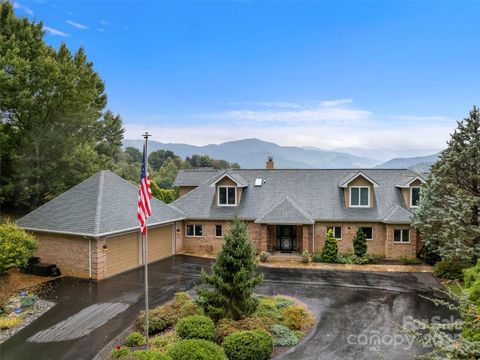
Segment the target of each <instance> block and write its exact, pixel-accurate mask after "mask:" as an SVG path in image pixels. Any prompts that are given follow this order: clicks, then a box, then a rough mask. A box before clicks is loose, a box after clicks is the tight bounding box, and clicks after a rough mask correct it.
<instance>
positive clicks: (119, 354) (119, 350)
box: [110, 346, 131, 359]
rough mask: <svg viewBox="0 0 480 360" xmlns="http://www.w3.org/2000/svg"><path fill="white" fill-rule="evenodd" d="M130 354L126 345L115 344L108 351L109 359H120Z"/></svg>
mask: <svg viewBox="0 0 480 360" xmlns="http://www.w3.org/2000/svg"><path fill="white" fill-rule="evenodd" d="M130 354H131V351H130V349H129V348H128V347H121V346H117V347H116V348H115V349H113V350H112V351H111V352H110V359H120V358H123V357H125V356H128V355H130Z"/></svg>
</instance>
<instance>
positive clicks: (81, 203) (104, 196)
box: [17, 170, 185, 237]
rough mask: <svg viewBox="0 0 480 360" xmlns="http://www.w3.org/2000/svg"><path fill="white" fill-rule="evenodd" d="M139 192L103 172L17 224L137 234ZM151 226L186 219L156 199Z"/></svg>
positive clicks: (92, 232)
mask: <svg viewBox="0 0 480 360" xmlns="http://www.w3.org/2000/svg"><path fill="white" fill-rule="evenodd" d="M137 201H138V188H137V187H136V186H135V185H133V184H131V183H129V182H128V181H126V180H124V179H122V178H121V177H120V176H118V175H115V174H114V173H112V172H111V171H108V170H104V171H100V172H98V173H96V174H95V175H93V176H91V177H89V178H88V179H86V180H85V181H83V182H81V183H80V184H78V185H76V186H74V187H73V188H71V189H70V190H67V191H66V192H64V193H63V194H61V195H59V196H57V197H56V198H55V199H53V200H51V201H49V202H48V203H46V204H45V205H43V206H41V207H39V208H37V209H35V210H34V211H32V212H31V213H29V214H27V215H25V216H24V217H22V218H21V219H19V220H18V221H17V224H18V226H20V227H22V228H24V229H30V230H43V231H50V232H58V233H70V234H78V235H86V236H94V237H98V236H104V235H107V234H114V233H121V232H126V231H134V230H137V229H138V228H139V225H138V220H137ZM151 206H152V216H151V217H150V218H149V219H148V224H149V226H155V225H159V224H163V223H168V222H172V221H174V220H181V219H184V218H185V216H184V215H183V213H182V212H181V211H180V210H179V209H177V208H175V207H174V206H170V205H167V204H164V203H162V202H161V201H159V200H157V199H155V198H153V199H152V201H151Z"/></svg>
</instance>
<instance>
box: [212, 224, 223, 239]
mask: <svg viewBox="0 0 480 360" xmlns="http://www.w3.org/2000/svg"><path fill="white" fill-rule="evenodd" d="M217 226H220V229H221V230H222V235H220V236H217ZM214 228H215V237H216V238H219V239H220V238H223V225H222V224H214Z"/></svg>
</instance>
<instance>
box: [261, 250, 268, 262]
mask: <svg viewBox="0 0 480 360" xmlns="http://www.w3.org/2000/svg"><path fill="white" fill-rule="evenodd" d="M267 260H268V252H266V251H262V252H261V253H260V261H261V262H265V261H267Z"/></svg>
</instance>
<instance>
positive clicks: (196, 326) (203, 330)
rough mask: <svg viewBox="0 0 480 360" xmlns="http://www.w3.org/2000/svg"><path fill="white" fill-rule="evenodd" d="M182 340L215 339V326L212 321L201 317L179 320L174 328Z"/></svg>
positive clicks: (195, 316) (194, 316) (192, 316)
mask: <svg viewBox="0 0 480 360" xmlns="http://www.w3.org/2000/svg"><path fill="white" fill-rule="evenodd" d="M175 330H176V331H177V334H178V335H179V336H180V337H181V338H182V339H204V340H210V341H213V340H214V339H215V325H214V324H213V320H212V319H210V318H209V317H207V316H203V315H191V316H187V317H184V318H183V319H180V321H179V322H178V323H177V326H176V327H175Z"/></svg>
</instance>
